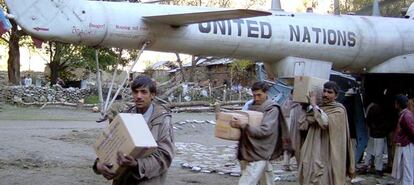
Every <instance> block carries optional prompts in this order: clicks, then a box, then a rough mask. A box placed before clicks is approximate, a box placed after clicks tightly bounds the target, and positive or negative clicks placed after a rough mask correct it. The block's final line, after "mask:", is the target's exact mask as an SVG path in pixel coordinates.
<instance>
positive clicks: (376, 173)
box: [375, 170, 384, 177]
mask: <svg viewBox="0 0 414 185" xmlns="http://www.w3.org/2000/svg"><path fill="white" fill-rule="evenodd" d="M375 176H378V177H383V176H384V172H382V171H381V170H375Z"/></svg>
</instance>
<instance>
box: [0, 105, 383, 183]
mask: <svg viewBox="0 0 414 185" xmlns="http://www.w3.org/2000/svg"><path fill="white" fill-rule="evenodd" d="M98 116H99V115H98V114H97V113H91V112H89V111H86V110H85V111H77V110H70V109H68V108H57V107H46V108H45V109H43V110H40V109H39V108H19V107H14V106H8V105H6V106H4V107H3V108H2V109H0V135H1V136H0V185H9V184H16V185H19V184H22V185H23V184H24V185H32V184H33V185H39V184H42V185H49V184H50V185H56V184H59V185H69V184H70V185H72V184H85V185H98V184H110V182H108V181H106V180H105V179H104V178H103V177H102V176H98V175H95V174H94V173H93V171H92V169H91V165H92V163H93V161H94V159H95V157H96V155H95V153H94V150H93V148H92V144H93V143H94V142H95V139H96V137H97V136H98V134H99V133H100V132H101V130H102V129H103V128H104V127H105V124H106V123H100V124H98V123H96V122H95V120H96V119H97V118H98ZM200 120H201V121H206V120H214V114H212V113H178V114H173V122H174V123H175V124H174V126H175V141H176V145H177V148H178V151H177V156H176V157H175V159H174V161H173V163H172V166H171V168H170V170H169V172H168V184H172V185H187V184H200V185H201V184H212V185H230V184H237V181H238V179H239V177H237V174H236V175H235V176H231V175H229V173H221V172H219V171H218V170H217V168H215V169H212V170H209V171H205V170H204V172H203V171H201V172H200V171H197V170H196V171H194V170H191V169H190V168H184V167H182V166H183V164H184V163H189V164H194V163H198V164H199V165H200V166H203V165H204V166H208V165H210V166H217V165H218V166H219V167H218V168H221V167H220V165H222V166H223V168H224V166H233V167H236V168H237V167H238V165H235V164H236V162H235V161H236V160H235V156H234V154H233V150H234V146H235V144H236V143H235V142H230V141H226V140H221V139H217V138H215V137H214V130H213V129H214V125H213V124H198V123H197V121H200ZM184 122H193V123H191V124H179V123H184ZM216 149H217V151H210V150H216ZM220 160H221V161H220ZM208 161H210V162H208ZM203 162H204V163H203ZM229 163H230V165H228V164H229ZM276 166H280V165H278V164H276ZM233 169H234V168H233ZM279 171H280V170H279ZM287 176H293V179H295V172H293V173H290V174H288V175H287ZM281 177H282V176H281ZM282 179H283V177H282ZM291 179H292V178H291ZM366 182H368V181H366ZM374 182H375V183H374ZM276 184H286V185H293V184H297V182H296V180H286V181H283V180H282V181H277V182H276ZM362 184H371V183H362ZM373 184H378V181H376V180H375V179H374V181H373Z"/></svg>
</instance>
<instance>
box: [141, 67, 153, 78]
mask: <svg viewBox="0 0 414 185" xmlns="http://www.w3.org/2000/svg"><path fill="white" fill-rule="evenodd" d="M154 73H155V70H154V68H152V66H147V67H146V68H145V69H144V74H145V75H147V76H149V77H151V78H152V77H153V76H154Z"/></svg>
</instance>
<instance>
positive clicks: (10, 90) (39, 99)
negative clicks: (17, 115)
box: [3, 85, 91, 103]
mask: <svg viewBox="0 0 414 185" xmlns="http://www.w3.org/2000/svg"><path fill="white" fill-rule="evenodd" d="M90 92H91V91H90V89H79V88H72V87H71V88H62V87H61V86H59V85H54V86H52V87H36V86H29V87H23V86H5V87H4V89H3V96H4V100H5V101H6V102H10V103H46V102H67V103H78V102H79V100H81V99H84V98H85V97H86V96H88V95H89V94H90Z"/></svg>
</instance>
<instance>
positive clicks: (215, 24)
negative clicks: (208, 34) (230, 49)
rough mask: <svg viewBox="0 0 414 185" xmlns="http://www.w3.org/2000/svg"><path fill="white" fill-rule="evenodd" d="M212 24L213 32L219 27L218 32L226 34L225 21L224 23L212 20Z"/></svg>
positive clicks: (215, 32)
mask: <svg viewBox="0 0 414 185" xmlns="http://www.w3.org/2000/svg"><path fill="white" fill-rule="evenodd" d="M213 24H214V29H213V33H214V34H217V32H218V31H217V30H218V29H220V33H221V34H222V35H225V34H226V23H224V21H215V22H213Z"/></svg>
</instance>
